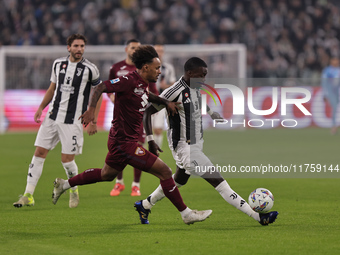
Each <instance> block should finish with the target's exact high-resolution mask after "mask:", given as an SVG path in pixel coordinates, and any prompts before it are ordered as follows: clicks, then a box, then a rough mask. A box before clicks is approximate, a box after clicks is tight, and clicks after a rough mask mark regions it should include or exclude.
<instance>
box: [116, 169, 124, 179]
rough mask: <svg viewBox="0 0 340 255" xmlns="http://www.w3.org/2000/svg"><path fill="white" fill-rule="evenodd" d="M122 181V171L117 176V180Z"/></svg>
mask: <svg viewBox="0 0 340 255" xmlns="http://www.w3.org/2000/svg"><path fill="white" fill-rule="evenodd" d="M121 179H123V171H121V172H120V173H119V174H118V175H117V180H121Z"/></svg>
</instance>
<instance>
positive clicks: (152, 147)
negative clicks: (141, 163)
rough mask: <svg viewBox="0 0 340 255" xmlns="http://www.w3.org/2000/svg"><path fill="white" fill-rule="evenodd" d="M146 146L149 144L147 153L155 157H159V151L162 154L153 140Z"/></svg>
mask: <svg viewBox="0 0 340 255" xmlns="http://www.w3.org/2000/svg"><path fill="white" fill-rule="evenodd" d="M148 144H149V151H150V152H151V153H152V154H154V155H156V156H157V157H158V156H159V151H160V152H163V151H162V149H161V148H159V146H158V145H157V143H156V142H155V141H154V140H152V141H149V142H148Z"/></svg>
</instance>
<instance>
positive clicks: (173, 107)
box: [166, 102, 181, 116]
mask: <svg viewBox="0 0 340 255" xmlns="http://www.w3.org/2000/svg"><path fill="white" fill-rule="evenodd" d="M179 104H181V102H169V103H168V104H167V105H166V109H167V111H168V113H169V115H170V114H171V115H172V116H174V115H175V114H176V113H177V112H178V110H179V106H178V105H179Z"/></svg>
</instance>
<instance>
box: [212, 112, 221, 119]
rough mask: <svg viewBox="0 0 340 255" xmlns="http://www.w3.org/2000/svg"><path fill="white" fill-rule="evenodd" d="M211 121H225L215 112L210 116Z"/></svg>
mask: <svg viewBox="0 0 340 255" xmlns="http://www.w3.org/2000/svg"><path fill="white" fill-rule="evenodd" d="M210 117H211V119H213V120H220V119H223V118H222V117H221V115H220V114H219V113H218V112H213V113H212V114H211V115H210Z"/></svg>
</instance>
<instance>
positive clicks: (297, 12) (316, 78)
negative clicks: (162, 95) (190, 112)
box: [0, 0, 340, 131]
mask: <svg viewBox="0 0 340 255" xmlns="http://www.w3.org/2000/svg"><path fill="white" fill-rule="evenodd" d="M1 6H2V8H1V10H0V14H1V15H0V17H1V18H0V27H1V29H0V31H1V32H0V33H1V34H0V35H1V36H0V46H2V47H1V48H0V49H1V58H0V62H1V63H0V67H1V68H0V69H1V70H0V72H1V77H2V80H1V81H0V99H1V100H0V101H1V102H2V103H1V104H0V107H1V109H0V112H2V117H1V118H0V119H1V120H2V121H0V122H2V124H1V128H0V130H2V131H5V130H9V131H11V130H17V129H18V128H19V129H28V128H32V127H33V128H34V129H36V128H37V125H35V124H34V123H33V122H32V119H33V114H34V111H35V109H36V107H37V106H38V104H39V103H40V101H41V98H42V95H43V93H44V91H45V90H46V89H47V87H48V85H49V76H50V68H51V63H52V61H53V60H54V59H55V58H56V57H59V56H64V55H66V54H67V52H66V46H65V42H66V38H67V37H68V36H69V35H71V34H72V33H82V34H84V35H85V36H86V37H87V38H88V45H89V47H88V48H90V46H91V47H93V48H97V49H95V50H94V51H95V52H97V54H96V53H95V54H92V55H91V53H90V51H89V50H87V51H86V52H85V57H87V58H88V59H89V60H90V61H93V62H95V63H96V64H97V65H98V66H99V68H100V72H101V77H102V79H103V80H105V79H107V77H108V73H109V68H110V66H111V64H113V63H115V62H117V61H119V60H121V59H123V58H124V52H123V46H122V45H124V42H125V41H126V40H128V39H131V38H138V39H139V40H140V41H141V42H142V43H144V44H158V43H161V44H165V45H166V53H165V54H166V55H165V59H166V61H169V62H172V63H173V64H174V65H175V67H176V68H177V70H176V71H177V73H176V75H177V78H179V76H180V75H181V73H182V70H181V68H182V65H183V63H182V62H184V61H185V59H186V58H188V57H190V56H191V55H190V54H195V55H199V53H200V52H203V51H204V50H203V49H204V48H210V49H211V50H212V52H211V54H210V55H209V56H202V57H203V58H204V59H205V60H206V61H207V62H208V65H209V77H214V78H224V77H230V75H231V74H233V75H235V74H237V75H235V76H236V77H237V78H241V77H242V78H261V79H262V78H268V79H267V81H268V80H270V81H271V83H270V84H271V85H275V86H278V85H279V86H281V85H285V82H280V84H278V82H277V80H276V79H283V78H284V79H287V78H298V82H297V84H296V82H295V83H294V85H300V86H307V87H309V90H310V91H311V93H312V95H313V98H312V100H311V102H310V103H309V104H308V106H307V108H308V107H309V109H318V110H315V111H317V112H312V113H313V115H314V116H316V115H317V116H319V117H317V118H318V119H317V120H315V119H312V118H309V119H307V120H306V121H307V122H308V124H306V125H305V126H310V125H312V126H319V127H328V126H330V109H329V105H328V104H325V103H324V102H323V101H322V94H321V91H320V88H319V86H320V75H321V71H322V69H323V68H324V67H325V66H326V65H328V62H329V58H330V57H331V56H339V54H340V53H339V52H340V51H339V29H340V15H339V6H340V3H339V1H335V0H334V1H332V0H278V1H274V0H262V1H250V0H243V1H238V0H219V1H217V0H213V1H207V0H197V1H195V0H187V1H165V0H160V1H156V0H143V1H136V0H121V1H105V0H97V1H84V0H71V1H63V0H60V1H43V0H25V1H19V0H1ZM109 45H111V47H112V48H115V47H116V48H115V49H116V50H112V48H110V46H109ZM176 45H177V48H176ZM183 45H186V46H187V47H189V46H190V48H192V47H194V46H195V47H197V48H196V49H197V50H196V53H188V52H186V53H187V54H185V51H183V50H182V51H181V50H180V49H181V48H182V46H183ZM217 45H218V46H217ZM221 45H225V46H226V47H232V46H231V45H244V46H245V50H244V53H241V54H244V55H242V56H241V58H240V57H239V55H235V54H234V53H233V54H231V53H230V54H227V53H226V52H225V51H222V50H221V51H220V52H218V51H216V49H215V51H214V53H213V49H214V48H217V47H220V46H221ZM27 46H33V47H34V48H35V47H38V46H39V47H40V48H37V49H33V50H32V49H31V48H26V47H27ZM171 47H173V48H172V50H171V51H170V50H169V49H170V48H171ZM8 48H10V49H11V50H10V51H11V52H12V53H13V55H12V56H9V55H7V52H8V51H9V49H8ZM5 49H7V50H5ZM17 49H18V50H17ZM57 49H58V50H57ZM5 52H6V53H5ZM37 52H38V53H37ZM98 52H101V53H102V54H101V55H100V54H99V55H98ZM107 52H110V53H112V54H106V53H107ZM174 52H177V53H178V54H177V58H176V57H175V58H174V57H172V56H173V54H174ZM237 54H240V53H237ZM178 55H179V56H178ZM94 56H96V57H94ZM252 84H254V83H252ZM266 89H268V88H265V90H266ZM261 93H262V92H261ZM266 93H267V94H268V95H267V97H264V96H260V98H256V95H255V99H254V101H256V100H257V101H258V102H259V105H260V106H261V105H262V106H263V107H264V109H265V107H266V105H267V106H268V104H270V102H271V101H270V100H271V99H270V92H266ZM23 95H25V96H23ZM24 99H25V100H24ZM268 100H269V101H268ZM229 101H230V99H229ZM224 102H225V103H226V105H227V106H230V105H231V104H230V102H229V103H228V104H227V102H228V98H226V99H225V101H224ZM105 105H106V101H105V102H104V106H103V107H102V115H101V121H100V123H101V124H100V127H101V128H103V129H106V126H107V124H105V122H107V121H109V119H110V118H111V115H110V112H111V110H112V109H106V108H105ZM224 108H227V107H224ZM217 110H223V109H217ZM294 111H295V113H294ZM311 111H312V110H311ZM294 114H295V115H298V114H299V113H298V112H297V111H296V109H295V110H294V109H292V115H294ZM0 115H1V114H0ZM225 115H227V116H225V118H227V117H228V114H225ZM295 117H299V116H295ZM300 117H301V116H300ZM105 118H108V120H105ZM210 125H211V123H210Z"/></svg>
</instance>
